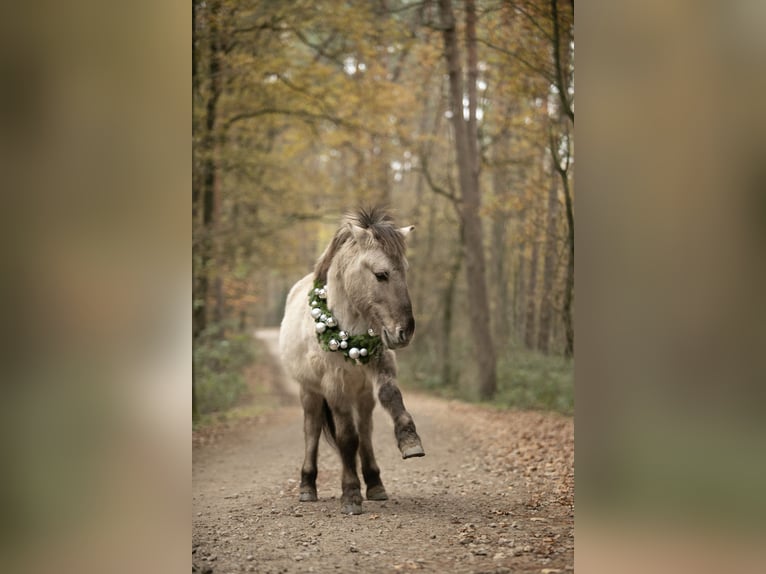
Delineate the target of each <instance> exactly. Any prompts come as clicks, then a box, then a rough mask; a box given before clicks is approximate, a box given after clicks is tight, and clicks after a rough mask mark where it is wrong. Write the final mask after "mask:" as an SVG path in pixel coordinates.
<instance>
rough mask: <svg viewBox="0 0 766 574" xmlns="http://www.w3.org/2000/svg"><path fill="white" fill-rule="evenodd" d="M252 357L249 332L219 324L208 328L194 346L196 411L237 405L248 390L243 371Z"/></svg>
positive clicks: (251, 341)
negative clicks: (241, 331) (225, 327)
mask: <svg viewBox="0 0 766 574" xmlns="http://www.w3.org/2000/svg"><path fill="white" fill-rule="evenodd" d="M254 360H255V350H254V345H253V339H252V337H250V336H249V335H248V334H245V333H238V332H235V331H233V330H224V329H223V328H222V327H221V326H220V325H215V326H212V327H210V328H209V329H207V330H206V331H205V332H204V333H203V334H202V335H201V336H200V339H199V341H198V342H197V344H196V345H195V346H194V348H193V361H194V389H195V393H196V400H197V412H198V414H199V415H206V414H209V413H213V412H217V411H224V410H226V409H229V408H230V407H232V406H234V405H236V404H237V402H238V401H239V400H240V398H241V397H242V396H243V395H244V394H245V392H246V391H247V383H246V382H245V375H244V371H245V369H246V368H247V367H248V366H249V365H250V364H252V363H253V361H254Z"/></svg>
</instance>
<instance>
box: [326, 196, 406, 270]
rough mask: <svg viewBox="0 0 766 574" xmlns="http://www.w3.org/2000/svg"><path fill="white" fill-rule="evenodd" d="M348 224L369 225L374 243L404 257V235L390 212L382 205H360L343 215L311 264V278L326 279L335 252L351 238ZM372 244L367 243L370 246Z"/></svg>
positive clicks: (389, 253)
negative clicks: (321, 250) (319, 254)
mask: <svg viewBox="0 0 766 574" xmlns="http://www.w3.org/2000/svg"><path fill="white" fill-rule="evenodd" d="M351 225H356V226H358V227H361V228H362V229H368V230H369V231H370V233H371V236H372V242H373V245H377V246H378V247H380V249H382V250H383V253H385V254H386V255H387V256H388V257H390V258H391V259H393V260H394V261H401V260H402V259H404V253H405V248H406V246H405V243H404V236H403V235H402V234H401V233H399V231H398V230H397V228H396V227H395V226H394V220H393V218H392V217H391V215H390V214H389V213H388V212H386V211H385V210H384V209H383V208H381V207H372V208H370V209H359V210H357V211H355V212H349V213H347V214H346V215H345V216H344V217H343V220H342V222H341V226H340V227H339V228H338V230H337V231H336V232H335V235H334V236H333V238H332V241H330V245H328V246H327V249H325V251H324V253H322V256H321V257H320V258H319V261H317V264H316V267H315V268H314V279H316V280H317V281H321V282H325V281H327V272H328V271H329V269H330V265H331V264H332V260H333V258H334V257H335V255H336V253H338V251H339V250H340V248H341V247H342V246H343V245H344V244H345V243H346V242H348V241H351V240H352V239H353V233H352V232H351ZM373 245H369V247H372V246H373Z"/></svg>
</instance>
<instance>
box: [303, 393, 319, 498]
mask: <svg viewBox="0 0 766 574" xmlns="http://www.w3.org/2000/svg"><path fill="white" fill-rule="evenodd" d="M323 400H324V399H323V397H322V395H320V394H318V393H315V392H312V391H307V390H306V389H303V388H301V403H302V404H303V436H304V440H305V445H306V452H305V455H304V458H303V467H302V468H301V497H300V501H301V502H314V501H316V499H317V453H318V450H319V435H320V434H322V422H323V417H324V413H323V411H322V401H323Z"/></svg>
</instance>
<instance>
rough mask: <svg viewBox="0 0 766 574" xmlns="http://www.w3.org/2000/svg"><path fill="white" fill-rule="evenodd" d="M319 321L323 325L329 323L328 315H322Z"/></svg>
mask: <svg viewBox="0 0 766 574" xmlns="http://www.w3.org/2000/svg"><path fill="white" fill-rule="evenodd" d="M319 320H320V321H322V323H326V322H327V315H325V314H324V313H322V315H321V317H319Z"/></svg>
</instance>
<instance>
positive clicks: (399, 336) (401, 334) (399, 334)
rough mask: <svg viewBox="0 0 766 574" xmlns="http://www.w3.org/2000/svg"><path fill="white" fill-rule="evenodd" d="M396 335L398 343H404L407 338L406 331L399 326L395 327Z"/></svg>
mask: <svg viewBox="0 0 766 574" xmlns="http://www.w3.org/2000/svg"><path fill="white" fill-rule="evenodd" d="M396 337H397V339H399V342H400V343H404V342H405V341H406V340H407V332H406V331H405V330H404V329H402V328H401V327H397V328H396Z"/></svg>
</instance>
